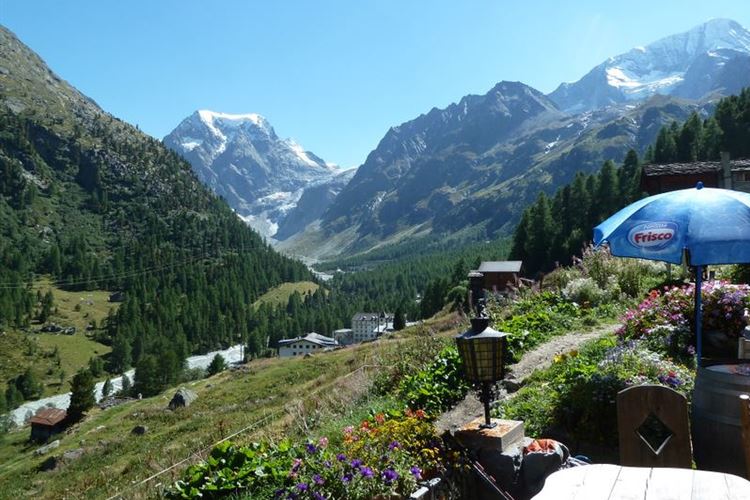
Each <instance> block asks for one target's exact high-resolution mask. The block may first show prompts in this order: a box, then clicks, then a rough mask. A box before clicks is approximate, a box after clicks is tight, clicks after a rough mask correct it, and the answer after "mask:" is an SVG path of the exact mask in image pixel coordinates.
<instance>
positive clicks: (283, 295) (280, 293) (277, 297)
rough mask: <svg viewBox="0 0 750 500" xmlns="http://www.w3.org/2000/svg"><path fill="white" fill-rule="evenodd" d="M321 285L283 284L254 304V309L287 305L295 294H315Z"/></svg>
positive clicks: (301, 282) (303, 283)
mask: <svg viewBox="0 0 750 500" xmlns="http://www.w3.org/2000/svg"><path fill="white" fill-rule="evenodd" d="M319 287H320V285H318V284H317V283H313V282H312V281H299V282H297V283H282V284H281V285H279V286H276V287H274V288H272V289H270V290H269V291H267V292H266V293H264V294H263V295H261V296H260V297H259V298H258V300H256V301H255V302H254V303H253V307H260V306H261V305H262V304H271V305H272V306H274V307H275V306H278V305H286V304H287V302H289V297H290V296H291V295H292V294H293V293H294V292H299V293H300V295H303V296H304V295H305V294H306V293H314V292H315V291H316V290H317V289H318V288H319Z"/></svg>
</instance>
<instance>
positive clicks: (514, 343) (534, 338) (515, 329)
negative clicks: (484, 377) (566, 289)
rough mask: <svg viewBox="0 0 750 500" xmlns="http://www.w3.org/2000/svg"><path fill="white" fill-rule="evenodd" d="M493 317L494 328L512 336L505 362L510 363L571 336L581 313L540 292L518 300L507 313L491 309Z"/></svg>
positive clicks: (555, 295) (575, 308)
mask: <svg viewBox="0 0 750 500" xmlns="http://www.w3.org/2000/svg"><path fill="white" fill-rule="evenodd" d="M490 314H491V316H492V317H493V319H494V324H495V326H494V328H495V329H496V330H499V331H502V332H506V333H508V334H509V335H508V337H507V339H506V342H507V344H506V347H507V349H506V361H507V362H508V363H511V362H516V361H518V360H519V359H521V355H522V354H523V353H524V352H526V351H528V350H530V349H533V348H534V347H536V346H538V345H540V344H541V343H543V342H545V341H546V340H548V339H549V338H551V337H553V336H555V335H560V334H562V333H566V332H569V331H570V330H571V329H572V328H573V327H574V326H575V325H576V321H575V320H576V319H577V318H579V317H580V316H581V309H580V307H578V305H577V304H574V303H572V302H569V301H567V300H566V299H565V298H563V297H562V296H560V295H558V294H556V293H553V292H541V293H536V294H532V295H530V296H529V297H527V298H523V299H520V300H518V301H517V302H516V303H515V304H513V305H512V306H511V307H510V308H509V309H507V310H499V309H498V308H497V307H492V306H491V307H490Z"/></svg>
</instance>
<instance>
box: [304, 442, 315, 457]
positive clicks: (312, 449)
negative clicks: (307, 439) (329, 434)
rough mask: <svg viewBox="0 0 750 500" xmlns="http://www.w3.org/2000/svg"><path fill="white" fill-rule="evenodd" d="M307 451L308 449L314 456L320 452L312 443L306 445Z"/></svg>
mask: <svg viewBox="0 0 750 500" xmlns="http://www.w3.org/2000/svg"><path fill="white" fill-rule="evenodd" d="M305 449H307V452H308V453H310V454H311V455H312V454H313V453H315V452H316V451H318V449H317V448H316V447H315V445H314V444H312V443H307V444H306V445H305Z"/></svg>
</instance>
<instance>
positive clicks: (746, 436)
mask: <svg viewBox="0 0 750 500" xmlns="http://www.w3.org/2000/svg"><path fill="white" fill-rule="evenodd" d="M740 419H741V423H742V449H743V450H744V451H745V468H746V469H747V477H748V478H750V396H748V395H747V394H740Z"/></svg>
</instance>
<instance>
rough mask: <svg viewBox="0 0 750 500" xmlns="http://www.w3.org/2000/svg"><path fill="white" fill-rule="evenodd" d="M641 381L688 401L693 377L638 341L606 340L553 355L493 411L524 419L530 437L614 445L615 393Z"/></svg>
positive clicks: (609, 337) (615, 423) (615, 422)
mask: <svg viewBox="0 0 750 500" xmlns="http://www.w3.org/2000/svg"><path fill="white" fill-rule="evenodd" d="M645 383H651V384H662V385H666V386H669V387H672V388H673V389H675V390H677V391H679V392H681V393H683V394H684V395H685V396H687V397H688V398H689V397H690V395H691V393H692V386H693V374H692V372H691V371H690V370H688V369H687V368H685V367H683V366H680V365H678V364H675V363H673V362H672V361H670V360H668V359H664V358H663V357H662V356H661V355H660V354H658V353H655V352H653V351H650V350H649V349H648V348H647V346H646V345H645V344H644V343H642V342H627V343H625V344H618V343H617V341H616V339H615V337H613V336H608V337H605V338H603V339H600V340H597V341H594V342H592V343H589V344H587V345H586V346H585V347H584V348H582V349H581V350H580V351H573V352H572V353H570V354H568V355H559V356H557V357H556V358H555V362H554V363H553V365H552V366H551V367H550V368H548V369H547V370H542V371H540V372H537V373H535V374H534V375H533V376H532V377H531V379H530V381H529V383H528V384H527V385H526V386H524V387H523V388H522V389H521V390H520V391H519V392H518V393H517V394H516V395H515V396H514V397H513V398H512V399H510V400H509V401H507V402H505V403H503V404H501V405H500V407H499V408H498V409H497V410H496V412H495V413H496V416H499V417H501V418H510V419H516V420H524V426H525V430H526V433H527V434H528V435H531V436H547V435H550V434H554V435H555V436H558V437H559V436H561V435H567V436H571V437H574V438H576V439H581V440H584V441H587V442H593V443H601V444H604V445H607V446H610V447H616V446H617V442H618V439H617V432H616V429H617V409H616V403H615V401H616V397H617V393H618V392H619V391H621V390H623V389H625V388H627V387H630V386H633V385H638V384H645Z"/></svg>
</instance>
